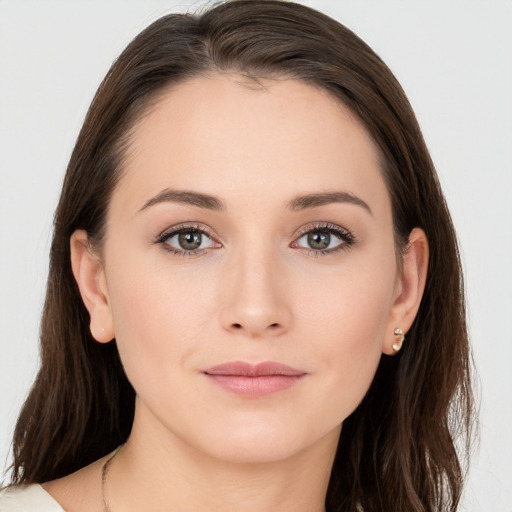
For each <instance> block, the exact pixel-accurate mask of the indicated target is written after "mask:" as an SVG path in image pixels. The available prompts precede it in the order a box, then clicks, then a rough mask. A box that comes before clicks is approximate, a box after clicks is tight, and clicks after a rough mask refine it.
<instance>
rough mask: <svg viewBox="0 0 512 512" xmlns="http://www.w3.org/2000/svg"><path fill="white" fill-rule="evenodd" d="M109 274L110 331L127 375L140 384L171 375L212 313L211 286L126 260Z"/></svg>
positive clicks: (183, 274)
mask: <svg viewBox="0 0 512 512" xmlns="http://www.w3.org/2000/svg"><path fill="white" fill-rule="evenodd" d="M111 274H112V279H111V283H109V292H110V298H111V307H112V315H113V318H114V330H115V336H116V340H117V344H118V347H119V352H120V355H121V359H122V361H123V364H124V367H125V370H126V373H127V375H128V377H129V378H130V380H136V381H140V382H146V381H147V380H148V376H150V375H153V376H155V377H156V375H157V374H160V375H162V374H164V375H170V374H172V373H173V372H172V371H169V370H170V369H171V370H172V368H178V367H179V366H180V365H181V364H182V363H183V361H186V360H187V358H188V356H189V355H190V353H191V351H192V350H193V348H194V341H195V342H196V343H197V340H198V338H200V336H198V333H201V332H204V330H205V326H206V323H207V321H208V319H209V318H211V317H212V312H211V311H209V310H208V307H209V308H211V305H212V304H215V300H213V298H212V295H211V285H210V286H201V283H200V282H198V280H197V279H196V278H194V277H193V276H192V277H191V276H190V275H189V274H188V273H186V272H176V271H174V272H172V273H171V272H169V270H168V269H162V268H159V267H158V266H155V265H148V266H145V265H139V266H137V265H135V264H133V265H130V264H129V262H127V264H126V265H123V266H119V267H117V268H116V270H115V271H114V272H112V273H111ZM138 376H140V377H141V378H140V379H139V378H138ZM169 378H170V377H169ZM132 383H133V384H135V383H134V382H132Z"/></svg>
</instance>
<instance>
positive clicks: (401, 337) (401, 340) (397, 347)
mask: <svg viewBox="0 0 512 512" xmlns="http://www.w3.org/2000/svg"><path fill="white" fill-rule="evenodd" d="M394 334H395V336H399V338H398V339H397V341H396V342H395V343H393V350H394V351H395V352H399V351H400V349H401V348H402V345H403V343H404V341H405V335H404V331H402V329H399V328H397V329H395V333H394Z"/></svg>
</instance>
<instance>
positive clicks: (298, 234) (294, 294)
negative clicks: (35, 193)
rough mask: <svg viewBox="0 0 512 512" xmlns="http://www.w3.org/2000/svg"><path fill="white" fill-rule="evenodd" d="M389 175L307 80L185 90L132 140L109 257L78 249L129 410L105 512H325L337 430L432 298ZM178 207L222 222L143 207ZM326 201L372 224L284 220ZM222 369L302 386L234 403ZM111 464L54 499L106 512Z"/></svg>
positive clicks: (79, 268)
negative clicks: (399, 220) (266, 371)
mask: <svg viewBox="0 0 512 512" xmlns="http://www.w3.org/2000/svg"><path fill="white" fill-rule="evenodd" d="M378 157H379V155H378V151H377V149H376V147H375V144H374V143H373V141H372V139H371V138H370V136H369V135H368V133H367V132H366V130H365V129H364V128H363V127H362V125H361V124H360V123H359V121H358V120H357V119H356V118H355V117H354V116H353V115H352V114H351V113H350V112H349V111H348V110H347V109H346V108H345V107H343V106H342V105H340V104H339V102H337V101H336V100H335V99H334V98H332V97H331V96H330V95H329V94H328V93H327V92H325V91H322V90H320V89H318V88H314V87H312V86H310V85H307V84H304V83H302V82H300V81H296V80H284V79H283V80H272V81H270V80H266V81H262V82H261V86H258V87H256V86H255V84H254V83H253V82H251V83H247V82H245V81H244V79H243V78H241V77H239V76H236V75H212V76H210V77H207V78H205V77H202V78H196V79H192V80H189V81H187V82H185V83H183V84H180V85H178V86H175V87H174V88H173V89H171V90H169V91H167V92H166V93H165V94H164V95H163V96H162V97H161V98H160V100H159V101H158V102H157V103H156V105H155V106H153V107H152V108H151V110H150V111H149V112H148V114H147V115H145V116H144V117H143V118H142V119H141V120H140V121H139V122H138V123H137V125H136V126H135V129H134V131H133V134H132V140H131V147H130V151H129V154H128V157H127V160H126V163H125V166H124V168H123V176H122V179H121V180H120V182H119V184H118V186H117V188H116V190H115V191H114V194H113V197H112V201H111V204H110V208H109V212H108V217H107V234H106V239H105V241H104V244H103V246H102V248H101V250H95V249H93V248H91V247H90V246H89V245H88V244H87V235H86V234H85V233H84V232H82V231H77V232H76V233H75V234H74V235H73V237H72V239H71V250H72V265H73V272H74V275H75V277H76V280H77V283H78V285H79V288H80V291H81V293H82V297H83V299H84V302H85V304H86V306H87V308H88V310H89V312H90V315H91V331H92V333H93V336H94V337H95V339H96V340H97V341H98V342H100V343H107V342H110V341H111V340H112V338H114V337H115V338H116V340H117V343H118V346H119V351H120V354H121V358H122V361H123V364H124V367H125V370H126V373H127V375H128V378H129V379H130V381H131V383H132V384H133V386H134V388H135V390H136V392H137V401H136V413H135V421H134V425H133V430H132V434H131V436H130V438H129V440H128V442H127V443H126V445H125V446H124V447H123V448H122V449H121V450H120V452H119V453H118V454H117V456H116V458H115V459H114V460H113V462H112V465H111V468H110V472H109V479H108V482H107V486H106V493H107V498H108V501H109V504H110V506H111V509H112V511H113V512H116V511H124V512H129V511H132V510H153V511H164V510H179V511H188V510H190V511H199V510H208V511H216V510H219V511H220V510H222V511H225V510H237V511H258V512H262V511H275V510H280V511H294V512H296V511H308V512H314V511H322V510H324V499H325V492H326V489H327V484H328V479H329V474H330V469H331V465H332V462H333V457H334V453H335V450H336V444H337V440H338V437H339V433H340V430H341V425H342V423H343V420H344V419H345V418H346V417H347V416H348V415H349V414H350V413H351V412H352V411H353V410H354V409H355V408H356V407H357V405H358V404H359V403H360V401H361V400H362V398H363V396H364V394H365V393H366V391H367V390H368V387H369V385H370V383H371V381H372V379H373V376H374V374H375V371H376V368H377V365H378V363H379V360H380V358H381V355H382V353H386V354H393V348H392V344H393V343H394V342H395V341H396V337H395V336H394V334H393V332H394V329H395V328H397V327H400V328H402V329H403V330H404V332H406V331H407V329H408V328H409V327H410V325H411V323H412V321H413V319H414V316H415V314H416V312H417V309H418V306H419V302H420V300H421V294H422V292H423V288H424V283H425V276H426V266H427V261H428V246H427V242H426V238H425V235H424V234H423V232H422V231H421V230H419V229H415V230H413V232H412V233H411V236H410V244H409V250H408V251H407V253H406V254H405V256H404V259H403V268H402V269H400V266H399V265H398V262H397V260H396V253H395V246H394V239H393V224H392V217H391V204H390V199H389V194H388V191H387V189H386V185H385V183H384V180H383V178H382V175H381V172H380V169H379V164H378ZM166 190H180V191H192V192H198V193H203V194H209V195H211V196H215V197H216V198H218V199H219V200H220V201H222V203H223V204H224V206H225V209H224V210H222V211H221V210H215V211H213V210H210V209H206V208H202V207H199V206H197V205H190V204H184V203H180V202H176V201H160V202H155V204H151V205H149V206H147V207H144V206H145V205H147V204H148V201H151V200H152V198H155V197H157V196H158V195H159V194H161V193H162V191H166ZM333 192H343V193H348V194H351V196H352V197H356V198H358V199H359V200H360V201H362V202H364V203H365V205H366V206H367V207H366V206H364V205H362V203H359V204H356V203H357V201H356V202H354V201H351V202H349V201H346V200H343V201H341V202H338V201H337V202H328V203H327V204H323V205H320V206H314V207H310V208H304V209H291V208H289V207H288V205H289V203H290V202H291V201H293V200H294V199H295V198H297V197H298V196H303V195H305V194H320V193H333ZM344 199H346V196H344ZM183 224H185V225H187V226H189V225H191V226H192V227H193V228H200V229H204V230H207V232H208V236H203V238H202V245H201V248H202V250H201V251H200V252H199V253H194V254H192V255H191V253H188V254H183V253H184V252H185V250H184V249H183V248H182V247H180V245H179V241H178V238H177V236H174V237H171V238H167V240H165V241H164V240H163V239H162V237H161V234H162V233H164V232H166V230H167V231H168V230H169V228H172V227H173V226H182V225H183ZM326 224H329V227H332V226H334V227H339V228H341V229H342V230H343V234H342V235H335V234H334V233H332V232H331V233H330V240H331V241H330V245H329V248H328V249H327V250H328V252H326V253H321V251H320V250H319V249H318V248H317V247H316V246H315V247H312V246H311V239H308V236H307V234H306V233H307V232H310V233H311V234H312V235H313V236H314V235H316V236H318V235H319V234H320V235H321V234H322V233H325V229H326V228H325V225H326ZM189 229H190V228H189ZM322 230H323V231H322ZM319 231H320V232H321V233H319ZM347 233H350V234H349V235H348V234H347ZM169 249H171V250H172V249H175V250H181V254H175V253H172V252H170V251H169ZM335 249H339V250H335ZM228 361H247V362H251V363H260V362H262V361H278V362H280V363H284V364H287V365H290V366H292V367H294V368H298V369H300V370H301V371H303V372H304V374H305V375H304V377H303V378H301V379H300V380H299V381H298V382H297V383H296V384H295V385H294V386H292V387H291V388H289V389H286V390H283V391H279V392H276V393H273V394H271V395H267V396H263V397H247V396H240V395H236V394H234V393H231V392H229V391H226V390H225V389H222V388H221V387H219V386H218V385H216V384H215V383H213V382H212V381H211V379H209V378H208V377H206V376H205V374H204V370H205V369H207V368H210V367H212V366H214V365H218V364H221V363H225V362H228ZM102 463H103V460H102V461H98V462H97V463H95V464H93V465H91V466H89V467H88V468H85V469H83V470H81V471H79V472H78V473H75V474H74V475H70V476H69V477H65V478H63V479H60V480H57V481H54V482H48V483H47V484H45V488H46V490H47V491H48V492H50V494H52V495H53V496H54V497H55V498H56V499H57V501H59V503H61V505H62V506H63V507H64V508H66V509H69V510H73V511H77V512H80V511H82V510H83V511H86V510H87V511H88V510H101V507H102V505H101V487H100V481H101V477H100V472H101V466H102ZM170 503H171V504H172V506H171V507H169V504H170Z"/></svg>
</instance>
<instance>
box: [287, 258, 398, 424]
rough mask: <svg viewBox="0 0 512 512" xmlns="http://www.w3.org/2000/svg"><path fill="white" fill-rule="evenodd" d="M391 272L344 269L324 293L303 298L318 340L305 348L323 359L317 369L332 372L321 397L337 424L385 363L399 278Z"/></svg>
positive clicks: (308, 325)
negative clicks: (395, 288) (391, 311)
mask: <svg viewBox="0 0 512 512" xmlns="http://www.w3.org/2000/svg"><path fill="white" fill-rule="evenodd" d="M381 271H382V268H381ZM386 275H391V276H394V273H393V272H389V274H386V273H383V272H379V273H377V272H376V271H375V270H373V271H371V272H370V271H367V272H355V271H354V272H350V273H344V272H343V273H341V272H340V273H339V275H338V276H332V277H331V280H330V281H329V282H328V284H326V285H325V286H324V287H323V288H324V289H323V292H322V293H319V292H318V291H317V293H315V294H314V295H313V296H312V294H311V293H304V295H303V296H302V298H301V299H300V300H299V301H298V302H299V303H302V304H303V307H302V309H301V311H298V312H297V314H298V315H299V317H300V318H301V323H302V325H303V332H304V333H306V336H305V337H306V339H309V340H312V341H311V346H310V347H305V350H308V351H311V352H309V353H308V357H310V358H311V360H313V361H316V362H317V365H318V367H317V368H316V371H317V374H318V375H323V376H325V377H326V378H325V379H323V380H322V379H318V384H319V385H318V387H317V396H316V399H317V400H318V401H319V407H320V408H321V409H323V410H328V411H329V410H330V411H331V424H332V425H335V424H336V423H337V422H339V423H341V422H342V421H343V420H344V419H345V418H346V417H347V416H348V415H349V414H351V413H352V412H353V410H354V409H355V408H356V407H357V405H358V404H359V403H360V402H361V400H362V399H363V397H364V395H365V394H366V392H367V390H368V388H369V386H370V384H371V382H372V380H373V377H374V375H375V372H376V369H377V366H378V364H379V362H380V359H381V355H382V348H383V342H384V337H385V336H386V329H387V325H388V318H389V313H390V309H391V305H392V299H393V280H392V279H390V278H388V277H384V278H383V277H382V276H386ZM310 284H311V285H312V284H313V283H310Z"/></svg>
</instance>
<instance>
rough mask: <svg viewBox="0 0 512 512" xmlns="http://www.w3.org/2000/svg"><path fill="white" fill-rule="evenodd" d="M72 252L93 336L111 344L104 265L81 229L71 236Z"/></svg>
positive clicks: (112, 329) (112, 326)
mask: <svg viewBox="0 0 512 512" xmlns="http://www.w3.org/2000/svg"><path fill="white" fill-rule="evenodd" d="M70 249H71V268H72V270H73V275H74V276H75V280H76V282H77V284H78V288H79V290H80V295H81V296H82V300H83V301H84V304H85V307H86V308H87V311H89V315H90V317H91V323H90V329H91V334H92V336H93V338H94V339H95V340H96V341H99V342H100V343H108V342H109V341H111V340H112V339H113V338H114V324H113V321H112V312H111V308H110V302H109V296H108V288H107V281H106V278H105V271H104V268H103V263H102V261H101V259H100V257H99V255H97V254H95V253H94V251H93V250H92V248H91V246H90V244H89V239H88V236H87V232H86V231H84V230H82V229H79V230H76V231H75V232H74V233H73V235H71V239H70Z"/></svg>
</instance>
